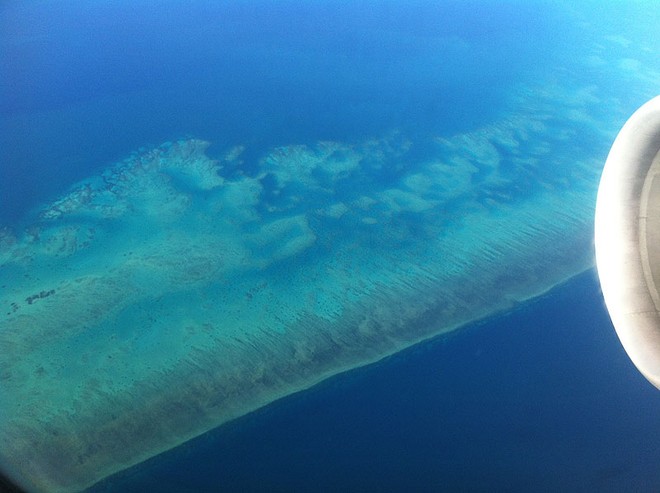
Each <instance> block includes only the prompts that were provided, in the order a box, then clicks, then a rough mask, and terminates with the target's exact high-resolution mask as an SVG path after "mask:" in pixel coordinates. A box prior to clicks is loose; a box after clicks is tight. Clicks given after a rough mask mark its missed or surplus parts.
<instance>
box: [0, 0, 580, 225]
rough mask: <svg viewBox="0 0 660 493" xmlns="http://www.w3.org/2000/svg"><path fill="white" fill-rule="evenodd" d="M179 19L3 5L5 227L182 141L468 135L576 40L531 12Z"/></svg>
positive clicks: (251, 9)
mask: <svg viewBox="0 0 660 493" xmlns="http://www.w3.org/2000/svg"><path fill="white" fill-rule="evenodd" d="M182 5H183V4H182V3H180V2H174V1H170V2H162V3H161V4H159V7H158V8H154V5H153V3H152V2H148V1H142V0H138V1H134V2H130V3H128V2H119V3H117V2H95V3H93V4H90V3H87V2H67V3H65V4H58V3H49V2H8V3H5V4H3V6H2V7H0V31H1V32H2V33H3V34H2V35H1V36H0V47H1V48H2V49H3V51H4V52H5V56H3V57H1V58H0V115H1V116H2V118H0V160H1V161H2V162H3V163H6V164H5V165H3V166H1V167H0V197H1V199H0V200H2V202H0V206H1V207H0V222H1V223H2V224H7V223H9V224H13V223H17V222H21V218H22V217H23V215H24V214H25V213H26V211H29V210H30V209H32V208H33V207H34V206H35V203H36V204H38V203H40V202H42V201H43V200H46V199H51V198H54V197H57V196H58V195H59V194H61V193H62V192H63V191H65V190H66V189H67V188H68V187H69V186H70V184H71V183H74V182H76V181H78V180H80V179H82V178H85V177H87V176H89V175H90V174H91V173H94V172H98V170H100V169H103V168H105V167H106V166H108V165H109V164H111V163H113V162H115V161H117V160H119V159H122V158H124V157H125V156H126V155H128V154H129V153H131V152H133V151H135V150H136V149H138V148H139V147H141V146H154V145H159V144H160V143H162V142H164V141H166V140H172V139H176V138H180V137H186V136H193V137H196V138H202V139H206V140H209V141H211V142H213V144H214V146H215V149H216V151H217V152H219V151H220V150H224V149H225V148H227V147H228V146H233V145H237V144H246V145H247V146H248V149H249V152H251V155H250V157H251V158H252V159H258V157H259V156H260V155H261V154H262V152H263V151H264V150H265V149H267V148H270V147H272V146H274V145H286V144H295V143H307V142H314V141H317V140H323V139H338V140H342V141H348V142H353V141H361V140H363V139H365V138H372V137H381V136H382V135H383V134H386V133H387V132H391V131H401V132H403V133H404V134H405V135H407V136H412V135H415V134H428V135H438V134H451V133H453V132H456V131H461V130H467V129H470V128H473V127H475V126H478V125H482V124H483V123H484V122H485V121H488V120H489V119H493V118H495V117H497V116H498V114H499V113H498V111H500V110H501V108H502V105H503V104H504V103H505V100H503V98H502V94H503V93H504V92H505V90H506V89H507V88H508V86H509V85H510V84H511V83H513V82H523V81H525V80H534V78H535V77H536V76H537V74H538V73H539V71H541V70H542V68H543V67H544V66H545V64H546V63H547V62H548V61H549V60H550V59H552V58H553V57H557V58H561V57H562V52H563V50H564V49H565V45H563V44H562V43H561V42H557V41H558V40H562V39H572V38H573V35H574V34H575V33H578V32H579V31H577V30H576V27H575V26H574V25H572V24H566V23H565V22H560V19H559V18H558V14H557V12H556V11H555V9H553V8H550V7H548V6H547V5H545V4H543V9H542V11H543V12H544V15H539V10H538V8H539V7H540V5H541V4H539V5H529V4H527V3H526V2H511V3H510V4H509V3H506V4H504V5H499V4H497V5H491V4H490V2H483V3H481V4H479V8H474V7H473V6H468V5H465V4H464V2H461V1H451V2H413V3H411V4H409V5H408V4H407V5H406V6H403V4H400V3H398V2H394V1H389V2H383V3H382V4H380V7H379V8H377V9H374V8H373V5H372V4H371V3H369V2H365V3H362V2H335V3H333V2H328V3H323V2H318V3H310V4H308V3H300V2H293V1H292V2H270V1H263V0H262V1H256V2H209V1H192V2H185V7H183V6H182ZM530 32H533V33H535V35H534V36H529V33H530ZM551 41H552V42H551ZM539 53H543V58H539V56H538V54H539ZM212 152H213V150H212ZM246 166H249V160H247V162H246Z"/></svg>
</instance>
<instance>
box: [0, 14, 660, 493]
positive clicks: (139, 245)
mask: <svg viewBox="0 0 660 493" xmlns="http://www.w3.org/2000/svg"><path fill="white" fill-rule="evenodd" d="M479 7H480V8H479V9H475V8H473V6H466V5H465V4H462V3H460V2H457V3H447V4H443V5H442V6H437V5H432V4H426V3H419V4H415V5H413V6H412V7H411V8H410V9H405V10H402V9H401V7H399V6H397V5H396V4H393V3H380V4H373V5H368V6H366V7H365V6H362V5H356V4H350V3H348V4H341V5H340V4H333V3H321V4H318V5H315V6H300V5H297V4H293V3H291V4H289V3H282V4H278V5H277V6H274V5H272V4H268V3H251V4H246V3H242V4H236V5H233V6H229V5H224V4H217V5H216V4H211V3H206V2H195V3H193V4H191V5H189V6H187V8H186V9H182V7H181V5H180V4H177V3H175V2H173V3H171V4H167V5H165V6H163V7H162V9H159V10H155V9H154V8H153V6H152V5H150V4H148V3H140V2H138V3H135V4H132V6H131V7H128V6H127V5H122V4H119V5H115V4H99V6H96V7H95V8H91V7H90V6H88V5H84V4H71V5H70V6H68V7H66V8H62V9H53V7H52V6H48V5H44V4H39V3H34V4H33V3H26V4H23V5H22V6H20V7H19V6H15V5H14V6H9V7H4V10H3V11H2V14H3V16H2V22H3V23H4V24H3V25H4V27H5V28H6V29H3V31H2V32H3V33H5V34H3V36H2V39H0V42H1V43H2V46H3V47H4V48H5V50H6V52H7V53H9V54H10V55H11V56H8V57H7V58H6V59H5V61H4V62H3V65H2V69H3V70H2V72H0V73H1V74H3V76H2V77H1V78H0V84H1V86H0V87H1V88H2V90H3V94H6V96H4V97H3V98H2V99H1V100H0V109H1V110H2V118H1V120H0V123H1V125H2V130H3V131H2V132H1V137H0V139H2V140H1V141H0V148H1V149H2V155H1V158H2V160H1V161H0V162H1V163H2V165H1V166H0V171H1V172H2V176H1V178H2V180H1V181H0V183H1V185H0V186H1V187H2V190H1V192H2V194H1V197H2V201H3V202H2V208H1V209H0V210H1V214H2V216H1V217H2V220H3V224H4V225H6V227H4V228H3V229H2V230H1V231H0V262H1V265H0V281H1V284H0V285H1V290H0V305H1V306H2V308H3V310H4V311H3V314H2V317H3V318H2V319H1V324H2V325H0V345H1V346H2V352H1V354H2V357H0V371H1V374H0V377H1V378H2V382H3V389H4V394H3V397H2V400H0V406H1V408H2V411H3V415H4V418H3V419H4V420H5V424H6V426H4V427H3V428H2V441H3V443H6V444H11V445H8V446H5V447H4V448H1V449H0V461H1V462H2V463H3V465H5V466H6V467H8V468H9V469H11V470H13V471H14V472H15V473H17V474H19V476H20V477H23V478H24V479H25V478H29V483H30V484H31V487H32V488H35V489H40V488H41V489H44V490H62V491H69V490H75V489H79V488H83V487H86V486H89V485H91V484H93V483H94V482H96V481H99V480H102V479H103V478H104V477H106V476H107V475H110V474H113V473H116V472H120V471H122V470H124V469H126V468H130V467H131V466H134V465H136V464H139V463H140V462H142V461H144V460H146V459H149V458H151V457H153V456H154V455H156V454H159V453H161V452H165V451H167V450H169V449H171V448H173V447H177V446H179V445H181V444H183V443H185V442H186V441H188V440H190V439H193V438H195V437H197V436H199V435H201V434H205V433H207V432H209V431H210V430H213V429H214V428H216V427H217V426H220V425H222V424H223V423H226V422H228V421H231V420H232V419H235V418H240V417H241V416H244V415H245V414H246V413H249V412H251V411H254V410H255V409H258V408H260V407H262V406H264V405H267V404H269V403H271V402H272V401H274V400H277V399H279V398H282V397H285V396H287V395H290V394H292V393H295V392H298V391H301V390H304V389H308V388H309V387H311V386H313V385H315V384H318V383H319V382H322V381H323V380H324V379H326V378H328V377H330V376H332V375H336V374H338V373H341V372H343V371H346V370H350V369H354V368H356V367H360V366H362V365H365V364H368V363H372V362H375V361H378V360H380V359H382V358H383V357H386V356H388V355H391V354H393V353H397V352H399V351H402V350H404V349H405V348H407V347H409V346H410V345H412V344H415V343H418V342H420V341H424V340H428V339H430V338H435V337H436V336H438V335H439V334H444V333H449V332H451V331H454V330H456V329H458V328H460V327H462V326H464V325H466V324H469V323H474V322H475V321H477V320H480V319H483V318H488V317H493V316H496V315H497V314H502V313H506V312H509V311H511V310H512V309H515V308H516V307H520V306H526V305H524V304H525V303H526V302H528V300H530V299H532V298H534V297H536V296H538V295H541V294H543V293H545V292H546V291H547V290H549V289H551V288H552V287H553V286H555V285H557V284H559V283H562V282H564V281H566V280H567V279H569V278H571V277H572V276H574V275H576V274H579V273H580V272H583V271H584V270H586V269H589V268H590V267H591V265H592V263H593V254H592V239H591V238H592V214H593V203H594V198H595V190H596V186H597V181H598V176H599V173H600V169H601V167H602V163H603V161H604V158H605V156H606V153H607V150H608V148H609V145H610V142H611V140H612V139H613V137H614V135H615V133H616V130H617V128H618V127H619V126H620V124H621V123H622V122H623V121H624V120H625V118H626V117H627V115H628V114H629V113H630V112H631V111H632V110H634V109H635V108H636V106H638V105H639V104H641V102H643V101H644V100H645V99H647V98H648V97H650V96H651V95H653V94H654V93H655V92H657V80H658V77H657V76H658V73H659V70H660V68H659V67H658V65H657V60H658V57H657V46H656V44H655V43H654V42H653V38H652V36H650V35H651V34H652V33H653V26H654V25H655V24H654V22H653V18H652V17H653V15H652V12H651V14H650V13H649V10H648V7H647V6H645V5H644V4H642V3H640V4H635V5H634V6H627V7H624V6H621V5H618V4H611V5H608V6H607V7H606V8H603V7H602V6H599V8H598V9H595V8H594V7H591V6H588V5H586V4H585V6H583V7H582V8H581V9H574V8H569V7H567V6H562V5H557V4H553V5H550V4H544V3H539V4H535V5H533V6H532V5H530V4H526V3H522V2H520V3H516V2H511V3H507V4H505V5H504V6H502V5H493V4H491V3H489V2H483V3H480V4H479ZM594 12H597V15H596V14H594ZM45 19H48V20H49V21H48V22H46V21H45ZM55 21H57V22H55ZM16 88H18V90H16ZM590 289H595V287H594V286H592V287H591V288H590ZM560 298H561V296H560V297H559V298H557V299H560ZM557 310H559V308H557ZM498 327H499V326H498V325H497V324H495V326H494V328H493V329H492V330H491V329H489V331H488V333H489V334H491V333H497V332H498V331H499V330H502V329H501V328H498ZM548 330H551V329H549V328H548ZM474 333H476V331H475V332H474ZM444 337H447V339H446V345H447V347H448V348H450V347H451V344H452V341H454V340H455V339H454V337H458V336H444ZM492 337H496V336H492ZM443 340H445V339H443ZM458 349H459V347H458V346H457V348H456V350H457V351H458ZM530 351H531V349H530ZM443 358H447V356H444V357H443ZM449 360H452V358H449ZM452 361H453V360H452ZM420 364H421V363H420ZM475 364H476V362H475ZM376 367H378V366H376ZM376 367H372V368H376ZM383 368H385V367H383ZM477 368H479V366H478V365H477ZM504 370H505V368H504V367H503V368H502V369H498V370H494V371H497V372H498V373H499V372H501V371H503V372H504V374H506V371H504ZM356 371H358V372H359V370H356ZM369 371H373V370H369ZM555 371H556V372H558V373H557V374H556V375H554V374H553V375H552V376H553V377H555V376H556V378H557V380H556V381H557V382H559V381H561V380H562V379H565V378H566V375H565V373H563V371H564V370H561V369H555ZM339 378H341V377H339ZM410 378H414V377H413V374H411V377H410ZM339 381H341V380H339ZM462 382H463V383H462V384H461V385H465V386H466V387H469V386H468V385H467V383H466V382H467V380H463V381H462ZM519 383H520V382H519ZM520 384H521V385H522V383H520ZM457 386H458V384H457ZM515 389H516V387H515V386H513V387H511V389H510V391H511V392H513V393H514V394H515V392H516V390H515ZM519 390H520V389H519ZM312 392H315V391H314V390H312ZM319 392H320V391H319ZM448 392H449V393H450V394H451V392H456V389H453V390H452V389H449V390H448ZM574 392H575V393H578V394H579V393H580V392H581V391H580V390H578V389H575V390H574ZM484 399H486V400H488V398H486V397H485V396H484ZM465 405H467V404H466V403H463V406H465ZM455 406H456V407H455V408H453V412H455V413H458V414H460V412H461V409H465V410H467V408H465V407H461V405H460V404H455ZM294 407H295V406H294ZM294 412H300V409H298V410H297V411H294ZM447 412H449V411H447ZM450 414H451V413H450ZM450 414H446V415H445V417H446V418H447V419H448V417H449V416H450ZM529 418H530V423H531V425H530V426H531V427H532V428H534V427H535V426H538V425H539V423H540V422H543V420H544V419H545V418H544V417H543V414H542V413H536V414H534V413H531V414H530V416H529ZM425 419H430V418H425ZM539 420H540V421H539ZM474 421H475V422H476V423H477V424H478V423H480V422H482V423H487V422H488V418H487V416H486V415H484V416H481V417H480V416H475V417H474ZM248 422H249V421H248ZM429 424H430V423H429ZM228 429H230V430H231V429H233V428H228ZM503 429H506V428H505V427H504V428H503ZM221 430H222V428H221ZM512 430H513V429H512ZM411 432H412V430H411ZM213 433H215V432H213ZM218 433H220V434H221V433H223V432H222V431H219V432H218ZM226 433H234V431H227V432H226ZM513 434H514V435H515V432H514V433H513ZM219 436H221V435H219ZM245 439H246V440H248V439H249V438H248V437H247V436H246V437H245ZM273 439H275V438H273ZM209 440H211V442H212V439H209ZM355 440H356V442H354V443H356V444H357V443H359V440H361V438H359V437H357V436H356V437H355ZM220 441H222V440H220ZM466 443H467V442H462V445H460V446H461V447H464V446H467V445H465V444H466ZM515 443H517V442H515ZM510 445H511V444H510ZM295 446H296V445H294V444H292V445H291V447H295ZM512 446H513V445H512ZM282 447H283V448H286V447H288V445H287V444H286V443H282ZM483 447H486V448H487V445H485V444H484V443H481V444H477V445H476V448H475V450H482V449H483ZM331 450H335V449H332V448H330V449H329V451H331ZM391 450H392V452H391V454H393V455H395V454H397V452H395V450H396V448H393V449H391ZM498 450H499V449H498ZM573 452H574V451H573ZM176 453H177V452H176V451H175V455H173V456H171V457H176ZM191 453H193V452H191ZM329 453H331V452H329ZM193 454H194V453H193ZM587 455H588V454H587ZM468 456H470V454H469V453H468V454H467V455H466V457H468ZM167 460H170V459H167ZM211 463H213V462H211ZM431 463H432V462H429V464H431ZM26 464H27V466H26ZM25 467H27V469H23V470H20V469H21V468H25ZM140 467H141V466H138V469H139V468H140ZM145 467H146V466H145ZM209 467H210V466H209ZM227 467H229V466H227ZM270 467H271V468H273V467H274V466H273V465H271V466H270ZM516 467H518V469H519V468H520V465H519V464H518V466H516ZM530 467H532V466H530ZM612 467H614V466H612ZM157 469H158V467H156V468H155V469H150V470H151V471H156V470H157ZM518 469H517V470H518ZM147 470H149V469H145V471H147ZM271 470H274V469H271ZM330 470H332V469H330ZM405 470H406V469H405V468H402V469H401V471H402V475H401V477H400V479H399V480H398V481H404V477H405V476H406V475H405V474H403V472H405ZM324 474H326V475H327V474H329V473H328V472H326V473H324ZM438 474H439V475H440V476H442V475H443V474H446V471H445V473H442V474H441V473H438ZM493 474H496V473H493ZM497 474H500V473H497ZM512 474H513V473H512ZM147 475H148V474H147ZM211 476H212V477H214V478H215V479H213V480H210V481H215V480H217V481H220V482H222V480H221V478H217V477H216V476H213V475H211ZM425 477H426V478H427V480H428V481H429V484H436V483H435V482H434V478H433V477H432V475H431V473H430V472H427V473H426V476H425ZM460 477H462V476H460V475H458V476H455V478H454V480H455V481H459V479H458V478H460ZM555 477H557V478H562V477H564V476H563V475H561V474H558V475H556V476H555ZM534 478H536V476H530V479H529V481H528V482H527V483H520V484H519V486H516V487H519V488H522V485H523V484H527V485H530V484H533V483H534V481H536V479H534ZM143 480H146V481H155V482H158V474H155V475H154V478H153V480H152V479H145V478H144V477H141V479H139V481H143ZM282 480H283V478H280V479H276V478H275V477H272V482H273V483H272V484H283V485H284V484H295V482H294V483H287V482H286V481H284V482H282ZM651 480H652V478H651V479H649V481H651ZM186 481H187V480H186ZM364 481H365V482H366V483H364V484H367V483H368V482H369V481H371V480H367V479H364ZM466 481H467V480H466ZM556 481H560V480H559V479H557V480H556ZM584 481H587V479H586V476H585V478H584ZM202 483H203V484H205V486H204V488H210V484H211V483H209V482H206V483H204V482H203V481H202ZM112 484H113V483H112V482H110V483H104V486H103V488H106V487H107V488H113V486H112ZM152 484H155V483H152ZM226 484H227V486H226V487H227V488H228V489H229V490H232V489H235V490H245V489H247V490H250V488H257V486H256V485H254V484H252V485H251V486H250V483H249V482H248V483H241V482H240V478H238V479H236V482H235V483H232V482H231V481H230V480H229V479H227V483H226ZM230 484H232V485H233V486H229V485H230ZM241 484H242V485H243V486H241ZM269 484H271V483H270V481H269V480H268V479H263V483H262V484H261V486H260V487H263V488H265V489H266V490H267V489H268V488H267V486H268V485H269ZM360 484H362V483H361V482H360V480H359V479H356V482H355V483H353V484H352V486H351V484H349V483H342V486H341V489H348V490H350V489H359V485H360ZM400 484H401V485H403V483H400ZM457 484H458V483H457ZM503 484H504V483H503ZM516 484H518V483H516ZM580 484H582V483H580ZM585 484H586V483H585ZM117 487H118V488H121V487H120V486H117ZM200 487H201V486H200ZM401 487H403V486H401ZM465 487H466V488H470V489H478V488H479V485H478V483H469V482H466V483H465ZM136 488H137V486H136ZM299 488H300V489H301V490H304V489H305V488H307V487H306V486H304V485H303V484H300V485H299ZM257 489H258V488H257Z"/></svg>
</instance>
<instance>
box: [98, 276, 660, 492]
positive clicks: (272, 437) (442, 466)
mask: <svg viewBox="0 0 660 493" xmlns="http://www.w3.org/2000/svg"><path fill="white" fill-rule="evenodd" d="M659 408H660V393H658V391H657V390H656V389H655V388H654V387H653V386H652V385H651V384H649V383H648V382H647V381H646V380H645V379H644V378H643V377H642V376H641V375H640V374H639V373H638V372H637V370H636V369H635V368H634V367H633V366H632V364H631V363H630V361H629V360H628V358H627V356H626V354H625V352H624V351H623V348H622V347H621V345H620V344H619V342H618V339H617V337H616V334H615V332H614V328H613V327H612V326H611V324H610V321H609V318H608V316H607V313H606V311H605V309H604V306H603V302H602V298H601V294H600V290H599V287H598V284H597V280H596V275H595V272H593V271H588V272H586V273H584V274H582V275H580V276H578V277H577V278H574V279H573V280H571V281H569V282H568V283H566V284H564V285H563V286H560V287H558V288H557V289H555V290H553V291H552V292H551V293H549V294H547V295H545V296H543V297H542V298H540V299H537V300H535V301H533V302H531V303H529V304H526V305H524V306H522V307H520V308H519V309H518V310H516V311H514V312H512V313H509V314H506V315H502V316H496V317H493V318H492V319H490V320H488V321H485V322H483V323H480V324H477V325H474V326H472V327H470V328H468V329H465V330H463V331H460V332H458V333H456V334H452V335H449V336H444V337H439V338H438V339H436V340H434V341H431V342H428V343H425V344H421V345H418V346H415V347H413V348H411V349H408V350H406V351H403V352H401V353H399V354H396V355H394V356H392V357H389V358H387V359H386V360H383V361H381V362H379V363H376V364H374V365H371V366H368V367H366V368H362V369H358V370H354V371H351V372H349V373H347V374H343V375H339V376H337V377H334V378H332V379H331V380H329V381H326V382H324V383H322V384H320V385H318V386H317V387H315V388H313V389H312V390H309V391H306V392H303V393H299V394H297V395H293V396H289V397H287V398H285V399H283V400H281V401H278V402H275V403H274V404H272V405H270V406H268V407H266V408H265V409H262V410H260V411H257V412H255V413H253V414H251V415H248V416H246V417H244V418H241V419H239V420H237V421H234V422H232V423H230V424H228V425H226V426H224V427H222V428H220V429H218V430H216V431H213V432H210V433H209V434H207V435H206V436H204V437H202V438H200V439H197V440H194V441H193V442H191V443H190V444H188V445H186V446H184V447H182V448H181V449H179V450H175V451H173V452H170V453H167V454H164V455H163V456H160V457H157V458H156V459H153V460H152V461H150V462H148V463H147V464H145V465H142V466H139V467H138V468H136V469H134V470H132V471H128V472H127V473H124V475H122V476H120V477H118V478H114V479H113V480H111V481H108V482H106V483H105V484H103V483H102V484H100V485H98V486H97V487H96V488H93V489H92V491H93V492H94V493H101V492H103V493H105V492H110V491H123V492H131V493H133V492H135V493H137V492H143V491H162V492H167V493H182V492H195V491H240V492H291V491H295V492H333V491H351V492H353V491H364V492H367V491H368V492H372V491H373V492H376V491H378V492H397V491H419V492H437V491H509V492H527V491H548V492H553V491H602V492H604V491H611V492H621V491H637V492H652V491H658V490H659V489H660V469H658V467H657V458H658V456H659V454H660V422H659V421H658V419H657V416H658V409H659Z"/></svg>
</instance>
